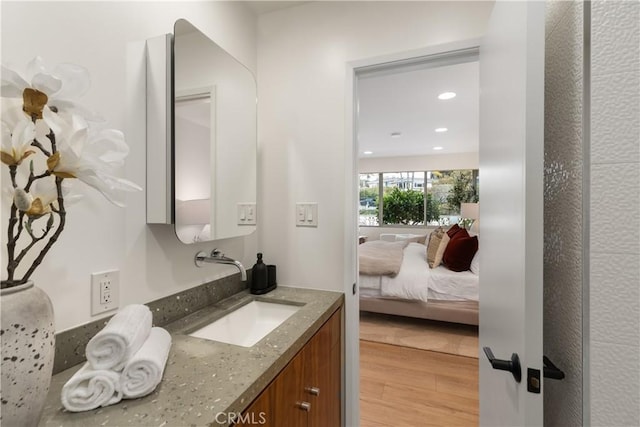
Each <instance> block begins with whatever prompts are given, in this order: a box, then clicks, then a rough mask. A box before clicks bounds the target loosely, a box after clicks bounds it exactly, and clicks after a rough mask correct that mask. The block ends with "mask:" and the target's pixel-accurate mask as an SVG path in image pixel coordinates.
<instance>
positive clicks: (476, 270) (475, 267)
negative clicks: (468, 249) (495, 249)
mask: <svg viewBox="0 0 640 427" xmlns="http://www.w3.org/2000/svg"><path fill="white" fill-rule="evenodd" d="M479 253H480V247H478V250H477V251H476V254H475V255H474V256H473V259H472V260H471V266H470V267H469V270H471V272H472V273H473V274H475V275H476V276H478V275H480V257H479V256H478V254H479Z"/></svg>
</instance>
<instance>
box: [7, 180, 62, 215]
mask: <svg viewBox="0 0 640 427" xmlns="http://www.w3.org/2000/svg"><path fill="white" fill-rule="evenodd" d="M57 199H58V191H57V189H56V184H55V179H54V178H53V177H47V178H44V179H39V180H37V181H35V183H34V185H33V186H32V187H31V191H29V192H26V191H25V190H24V189H22V188H16V189H15V191H14V195H13V201H14V203H15V205H16V207H17V208H18V209H19V210H20V211H22V212H24V213H26V214H27V215H29V216H32V217H36V218H37V217H40V216H42V215H45V214H47V213H49V212H51V205H52V204H53V203H55V202H56V200H57Z"/></svg>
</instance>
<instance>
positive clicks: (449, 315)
mask: <svg viewBox="0 0 640 427" xmlns="http://www.w3.org/2000/svg"><path fill="white" fill-rule="evenodd" d="M360 311H369V312H372V313H384V314H395V315H397V316H407V317H417V318H420V319H430V320H439V321H442V322H452V323H464V324H467V325H478V302H477V301H438V300H433V301H428V302H423V301H411V300H402V299H391V298H381V297H374V296H368V295H362V294H361V295H360Z"/></svg>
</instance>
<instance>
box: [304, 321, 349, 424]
mask: <svg viewBox="0 0 640 427" xmlns="http://www.w3.org/2000/svg"><path fill="white" fill-rule="evenodd" d="M341 313H342V310H338V311H337V312H336V313H335V314H334V315H333V316H332V317H331V318H330V319H329V320H328V321H327V322H326V323H325V324H324V325H323V326H322V328H320V330H319V331H318V333H316V335H314V337H313V338H312V339H311V340H310V341H309V344H308V345H307V346H306V347H305V349H304V357H305V376H304V378H305V385H304V392H305V396H306V397H305V400H307V401H308V402H309V403H311V411H310V412H309V426H310V427H327V426H339V425H340V406H341V405H340V404H341V401H342V399H341V396H340V383H341V381H340V379H341V372H340V357H341V345H340V344H341V334H340V327H341Z"/></svg>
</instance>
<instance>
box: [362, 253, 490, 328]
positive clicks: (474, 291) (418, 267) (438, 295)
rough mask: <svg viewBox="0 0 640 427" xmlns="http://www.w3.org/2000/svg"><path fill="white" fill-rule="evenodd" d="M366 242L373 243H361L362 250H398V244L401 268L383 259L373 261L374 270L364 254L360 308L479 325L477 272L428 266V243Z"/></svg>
mask: <svg viewBox="0 0 640 427" xmlns="http://www.w3.org/2000/svg"><path fill="white" fill-rule="evenodd" d="M363 245H370V246H364V247H363V246H362V245H361V253H362V252H365V251H367V250H371V247H374V248H376V249H375V250H385V251H386V250H388V248H391V247H394V248H393V250H395V251H396V254H397V251H398V247H401V248H402V249H401V260H400V261H399V269H398V268H397V266H396V269H395V270H394V271H390V270H389V269H385V267H386V266H385V265H384V262H377V263H374V264H375V269H373V270H371V269H370V267H369V266H368V265H364V264H365V263H366V262H367V260H366V259H365V258H363V256H362V255H361V257H360V263H361V272H360V275H359V288H360V310H361V311H368V312H374V313H385V314H395V315H400V316H408V317H417V318H423V319H431V320H439V321H446V322H454V323H464V324H469V325H478V289H479V288H478V282H479V276H478V274H476V273H473V272H472V271H461V272H454V271H451V270H449V269H448V268H447V267H445V266H444V265H439V266H437V267H436V268H433V269H432V268H429V266H428V265H427V256H426V249H427V247H426V246H425V245H424V244H421V243H417V242H393V243H392V242H382V241H372V242H367V243H364V244H363ZM374 245H375V246H374ZM387 247H388V248H387ZM378 248H379V249H378ZM368 253H369V252H367V254H368ZM385 253H386V252H385ZM474 261H475V260H474ZM363 267H364V268H363ZM376 269H377V270H376ZM363 270H364V271H366V272H367V273H369V274H363ZM383 270H384V271H383ZM396 271H397V274H394V273H396ZM476 272H478V273H479V270H476ZM371 273H380V274H371Z"/></svg>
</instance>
